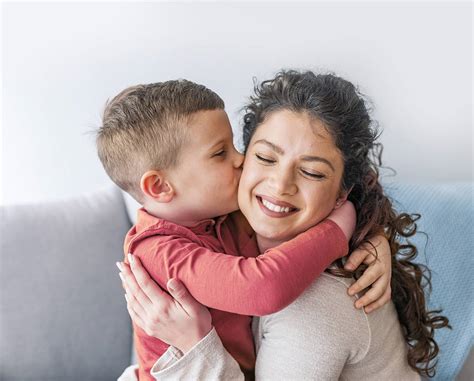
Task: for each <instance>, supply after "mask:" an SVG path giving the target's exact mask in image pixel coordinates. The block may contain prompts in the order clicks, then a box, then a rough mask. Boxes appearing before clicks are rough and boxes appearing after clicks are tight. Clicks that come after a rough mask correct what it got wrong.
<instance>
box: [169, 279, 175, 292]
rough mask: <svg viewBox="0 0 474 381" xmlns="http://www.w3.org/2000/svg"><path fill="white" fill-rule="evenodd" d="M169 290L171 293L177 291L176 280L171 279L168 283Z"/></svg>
mask: <svg viewBox="0 0 474 381" xmlns="http://www.w3.org/2000/svg"><path fill="white" fill-rule="evenodd" d="M168 290H170V291H174V290H176V281H175V280H174V279H170V280H169V281H168Z"/></svg>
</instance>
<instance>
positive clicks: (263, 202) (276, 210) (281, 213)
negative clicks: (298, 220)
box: [255, 195, 298, 218]
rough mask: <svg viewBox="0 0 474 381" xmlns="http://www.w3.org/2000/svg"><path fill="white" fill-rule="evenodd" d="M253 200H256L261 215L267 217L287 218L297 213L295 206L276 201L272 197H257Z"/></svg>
mask: <svg viewBox="0 0 474 381" xmlns="http://www.w3.org/2000/svg"><path fill="white" fill-rule="evenodd" d="M255 198H256V199H257V202H258V204H259V205H260V208H261V209H262V211H263V213H265V214H266V215H267V216H269V217H275V218H283V217H288V216H290V215H292V214H294V213H296V212H297V211H298V208H297V207H296V206H294V205H292V204H290V203H288V202H284V201H280V200H277V199H275V198H273V197H269V196H264V195H257V196H256V197H255Z"/></svg>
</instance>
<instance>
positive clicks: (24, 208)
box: [0, 188, 132, 381]
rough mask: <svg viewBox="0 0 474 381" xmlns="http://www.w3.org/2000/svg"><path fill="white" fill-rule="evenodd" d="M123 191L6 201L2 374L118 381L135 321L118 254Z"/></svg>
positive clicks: (124, 222)
mask: <svg viewBox="0 0 474 381" xmlns="http://www.w3.org/2000/svg"><path fill="white" fill-rule="evenodd" d="M129 227H130V222H129V219H128V216H127V213H126V209H125V205H124V202H123V198H122V196H121V194H120V192H119V191H118V190H117V189H115V188H113V189H106V190H102V191H99V192H95V193H91V194H89V195H86V196H82V197H78V198H75V199H69V200H64V201H58V202H52V203H44V204H35V205H21V206H4V207H2V208H1V250H0V256H1V257H0V259H1V261H0V262H1V267H0V278H1V290H0V292H1V299H0V315H1V322H0V379H2V380H5V381H10V380H12V381H13V380H22V381H25V380H114V379H116V378H117V377H118V376H119V375H120V374H121V372H122V371H123V369H125V367H126V366H127V365H128V364H129V361H130V347H131V339H132V333H131V327H130V319H129V317H128V313H127V310H126V304H125V300H124V297H123V291H122V289H121V286H120V279H119V277H118V275H117V274H118V270H117V268H116V266H115V262H116V261H117V260H121V259H122V258H123V248H122V243H123V238H124V235H125V234H126V232H127V230H128V229H129Z"/></svg>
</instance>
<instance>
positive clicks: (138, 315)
mask: <svg viewBox="0 0 474 381" xmlns="http://www.w3.org/2000/svg"><path fill="white" fill-rule="evenodd" d="M119 268H120V270H121V273H120V278H121V279H122V282H123V286H124V288H125V290H126V292H127V294H126V295H125V298H126V300H127V309H128V312H129V314H130V316H131V318H132V320H133V322H134V323H135V324H137V325H138V326H139V327H140V328H142V329H143V330H144V331H145V332H146V333H147V334H148V335H150V336H154V337H159V338H160V339H161V340H163V341H164V342H166V343H168V344H170V345H171V346H170V347H169V348H168V349H167V351H166V352H165V353H164V354H163V355H162V356H161V357H160V358H159V359H157V361H156V363H155V364H154V366H153V368H152V369H151V375H152V376H153V377H155V378H156V379H157V380H166V379H170V380H171V379H172V380H176V379H194V380H207V379H210V380H217V379H222V380H244V374H243V373H242V372H241V370H240V367H239V365H238V363H237V362H236V361H235V360H234V358H233V357H232V356H231V355H230V354H229V353H228V352H227V351H226V350H225V348H224V346H223V345H222V342H221V340H220V338H219V336H218V335H217V333H216V331H215V329H214V328H213V327H212V326H211V316H210V314H209V311H208V309H207V308H206V307H205V306H203V305H201V304H199V303H198V302H197V301H196V300H195V299H194V298H193V297H192V296H191V295H190V294H189V292H188V291H187V290H186V288H185V287H184V285H183V283H182V282H179V281H177V280H174V279H171V280H170V281H169V282H168V290H169V292H170V295H171V296H170V295H168V294H167V293H165V292H163V291H162V290H161V288H160V287H159V286H158V285H157V284H156V283H155V282H153V280H152V279H151V278H150V276H149V275H148V273H147V272H146V270H145V269H144V268H143V266H142V265H141V263H140V261H139V260H138V259H137V260H136V262H135V263H134V264H133V269H134V272H133V273H132V271H131V269H130V267H129V266H128V265H127V264H121V265H120V266H119ZM120 380H121V381H137V378H136V376H135V373H134V369H133V367H129V368H127V369H126V371H125V372H124V374H123V375H122V376H121V379H120Z"/></svg>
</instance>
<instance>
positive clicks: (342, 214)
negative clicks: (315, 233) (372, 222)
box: [327, 201, 357, 241]
mask: <svg viewBox="0 0 474 381" xmlns="http://www.w3.org/2000/svg"><path fill="white" fill-rule="evenodd" d="M327 218H328V219H329V220H332V221H334V222H335V223H336V224H337V225H338V226H339V227H340V228H341V230H342V231H343V232H344V235H345V236H346V238H347V240H348V241H349V240H350V239H351V237H352V234H354V230H355V227H356V220H357V215H356V210H355V207H354V204H353V203H352V202H350V201H345V202H344V203H343V204H342V205H341V206H340V207H339V208H337V209H334V210H333V211H332V212H331V214H330V215H329V216H328V217H327Z"/></svg>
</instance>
